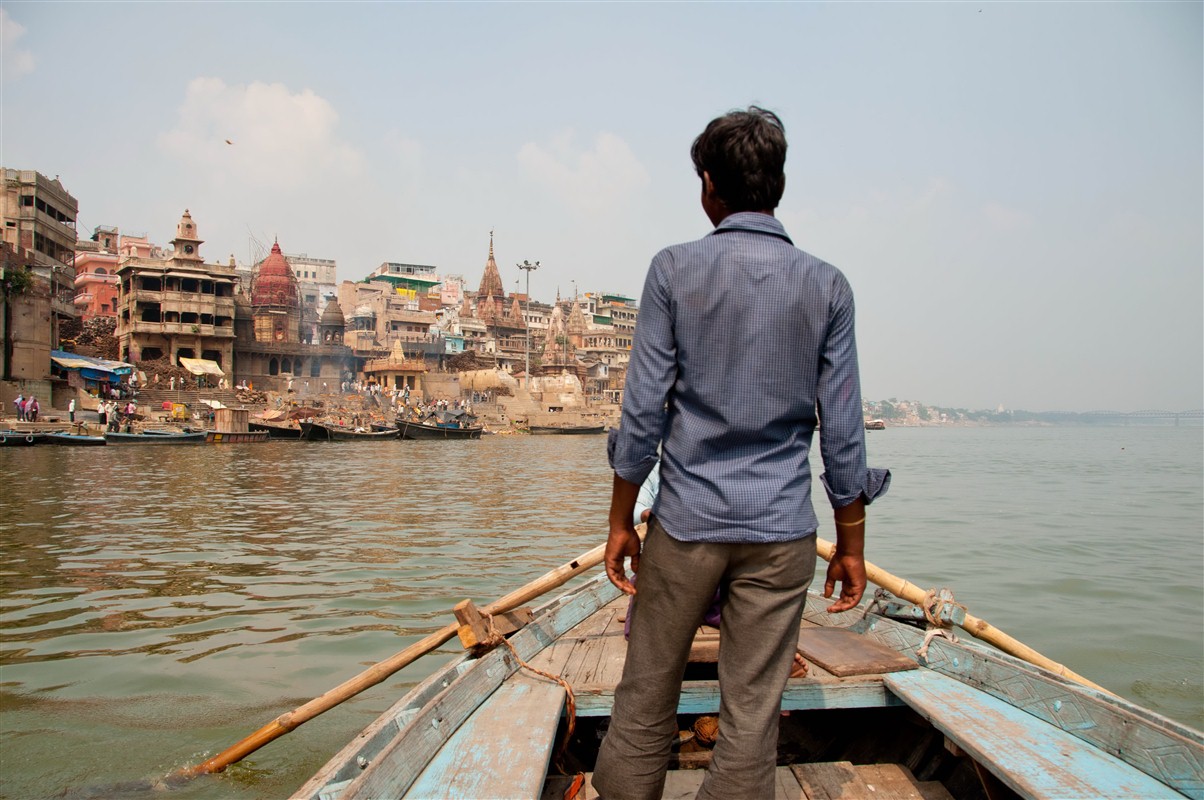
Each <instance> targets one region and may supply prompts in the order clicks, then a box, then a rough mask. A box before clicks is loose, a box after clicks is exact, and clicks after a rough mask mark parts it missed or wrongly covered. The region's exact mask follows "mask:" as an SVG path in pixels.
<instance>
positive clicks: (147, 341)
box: [117, 210, 236, 376]
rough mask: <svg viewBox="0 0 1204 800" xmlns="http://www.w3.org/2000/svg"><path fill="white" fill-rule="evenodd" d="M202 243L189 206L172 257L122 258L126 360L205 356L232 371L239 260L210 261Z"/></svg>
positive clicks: (120, 332) (120, 320)
mask: <svg viewBox="0 0 1204 800" xmlns="http://www.w3.org/2000/svg"><path fill="white" fill-rule="evenodd" d="M201 243H202V240H201V238H200V237H199V235H198V232H197V228H196V225H195V223H193V221H192V215H191V214H189V212H188V211H187V210H185V211H184V216H182V217H181V218H180V222H179V224H178V225H176V236H175V238H174V239H173V240H172V241H171V245H172V249H171V253H170V257H167V258H156V257H154V256H127V257H125V258H123V259H122V260H121V263H120V266H119V267H118V271H117V274H118V277H119V278H120V280H121V284H120V286H121V294H120V297H119V298H118V309H119V311H118V317H117V338H118V341H119V343H120V348H121V359H122V360H123V361H148V360H152V359H156V358H161V357H164V356H166V357H167V358H169V359H170V361H171V363H173V364H178V363H180V362H179V359H180V358H195V359H204V360H207V361H212V362H215V363H216V364H217V366H218V367H219V368H220V369H221V370H222V371H223V372H224V373H225V374H226V375H227V376H229V375H230V374H231V369H232V367H233V362H234V289H235V280H236V276H235V267H234V264H233V259H231V263H230V264H228V265H226V264H206V263H205V262H204V259H202V258H201V252H200V248H201Z"/></svg>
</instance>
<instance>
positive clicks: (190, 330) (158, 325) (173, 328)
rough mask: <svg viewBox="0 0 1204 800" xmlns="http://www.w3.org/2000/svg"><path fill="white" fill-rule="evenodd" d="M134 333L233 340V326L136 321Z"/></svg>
mask: <svg viewBox="0 0 1204 800" xmlns="http://www.w3.org/2000/svg"><path fill="white" fill-rule="evenodd" d="M133 332H134V333H159V334H163V335H164V336H204V337H208V338H217V339H233V338H234V326H233V325H198V324H196V323H192V322H146V321H145V320H136V321H135V322H134V323H133Z"/></svg>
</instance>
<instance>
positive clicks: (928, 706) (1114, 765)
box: [886, 671, 1178, 800]
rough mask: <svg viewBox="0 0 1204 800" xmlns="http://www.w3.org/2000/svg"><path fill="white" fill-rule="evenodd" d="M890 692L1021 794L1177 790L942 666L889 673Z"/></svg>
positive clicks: (1168, 793) (1148, 797)
mask: <svg viewBox="0 0 1204 800" xmlns="http://www.w3.org/2000/svg"><path fill="white" fill-rule="evenodd" d="M886 685H887V686H888V687H889V688H890V690H891V692H893V693H894V694H896V695H898V696H899V697H900V698H902V699H903V701H904V702H906V703H907V705H909V706H911V707H912V708H913V709H914V710H915V711H917V712H918V713H919V714H921V715H922V716H923V717H924V718H925V719H927V720H929V721H931V722H932V724H933V725H934V726H935V727H936V728H937V730H939V731H940V732H941V733H943V734H945V736H946V737H948V738H949V739H950V740H951V741H953V742H955V743H956V744H957V745H958V747H960V748H961V749H962V750H964V751H966V752H967V753H969V754H970V755H971V756H972V757H973V758H974V760H975V761H977V762H978V763H980V764H982V765H984V766H986V767H987V768H989V769H990V771H991V772H992V773H994V774H995V776H996V777H998V778H999V779H1000V780H1001V781H1003V782H1004V783H1005V784H1007V785H1008V787H1010V788H1011V789H1012V790H1013V791H1015V792H1017V793H1018V794H1020V795H1021V796H1022V797H1032V798H1045V797H1048V798H1065V797H1117V798H1121V797H1141V798H1145V800H1154V798H1162V797H1177V796H1178V795H1177V793H1175V792H1174V791H1173V790H1171V789H1170V788H1169V787H1168V786H1166V785H1164V784H1163V783H1161V782H1159V781H1156V780H1154V779H1153V778H1151V777H1150V776H1149V775H1146V774H1145V773H1144V772H1141V771H1140V770H1138V769H1136V768H1135V767H1131V766H1129V765H1128V764H1125V763H1124V762H1122V761H1119V760H1118V759H1115V758H1110V757H1109V756H1107V755H1106V754H1104V753H1103V752H1101V751H1100V750H1098V749H1097V748H1095V747H1092V746H1090V745H1088V744H1086V743H1085V742H1083V741H1082V740H1080V739H1078V738H1077V737H1075V736H1072V735H1071V734H1069V733H1067V732H1066V731H1063V730H1061V729H1059V728H1055V727H1054V726H1053V725H1049V724H1047V723H1044V722H1042V721H1041V720H1039V719H1037V718H1036V717H1034V716H1032V715H1031V714H1028V713H1026V712H1024V711H1021V710H1020V709H1018V708H1016V707H1015V706H1011V705H1008V704H1007V703H1005V702H1003V701H1002V700H999V699H997V698H994V697H991V696H990V695H988V694H986V693H984V692H980V691H978V690H976V689H974V688H972V687H969V686H966V685H965V684H963V683H961V682H960V681H957V680H955V679H953V678H950V677H948V676H945V675H941V674H940V673H936V672H927V671H913V672H897V673H894V674H892V675H888V676H886Z"/></svg>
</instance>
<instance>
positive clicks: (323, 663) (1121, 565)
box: [0, 427, 1204, 800]
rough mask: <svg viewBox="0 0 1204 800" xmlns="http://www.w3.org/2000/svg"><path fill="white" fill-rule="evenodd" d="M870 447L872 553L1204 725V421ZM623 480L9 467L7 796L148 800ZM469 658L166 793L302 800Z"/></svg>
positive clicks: (0, 773) (553, 442) (509, 458)
mask: <svg viewBox="0 0 1204 800" xmlns="http://www.w3.org/2000/svg"><path fill="white" fill-rule="evenodd" d="M867 440H868V444H869V449H870V461H871V464H873V465H874V466H888V467H890V468H891V469H892V471H893V472H894V481H893V485H892V487H891V491H890V493H889V494H887V495H886V496H885V497H883V498H882V499H881V500H880V501H879V502H878V503H876V504H875V505H874V506H873V507H872V508H871V509H870V522H869V528H868V535H869V545H868V557H869V558H870V559H871V560H872V561H874V562H875V563H877V564H878V565H880V566H882V567H883V568H885V569H888V570H890V571H892V572H894V573H895V574H897V575H901V576H904V577H907V578H909V579H910V580H911V581H912V582H913V583H916V584H917V585H920V586H924V587H928V586H932V587H942V586H948V587H950V588H951V589H953V591H954V592H955V594H956V596H957V599H958V600H959V601H960V602H962V603H964V604H966V605H967V606H968V607H969V609H970V611H971V612H972V613H974V614H976V615H978V616H980V617H983V618H985V619H987V620H989V621H990V622H992V623H993V624H995V625H996V626H997V627H1000V628H1002V629H1003V630H1005V631H1007V632H1008V633H1010V634H1012V635H1013V636H1016V637H1017V638H1019V639H1021V640H1022V641H1024V642H1026V643H1027V644H1029V645H1031V646H1032V647H1034V648H1036V649H1037V650H1038V651H1040V652H1042V653H1044V654H1045V655H1047V656H1049V657H1050V658H1053V659H1054V660H1056V661H1060V662H1062V663H1065V664H1067V665H1068V666H1070V667H1071V668H1072V669H1074V670H1076V671H1077V672H1079V673H1081V674H1083V675H1085V676H1086V677H1088V678H1090V679H1092V680H1094V681H1096V682H1097V683H1100V684H1102V685H1103V686H1106V687H1108V688H1109V689H1111V690H1113V691H1115V692H1117V693H1118V694H1121V695H1123V696H1125V697H1127V698H1129V699H1131V700H1134V701H1136V702H1138V703H1140V704H1142V705H1144V706H1147V707H1149V708H1152V709H1154V710H1155V711H1158V712H1160V713H1163V714H1166V715H1168V716H1170V717H1173V718H1176V719H1179V720H1181V721H1183V722H1186V723H1188V724H1190V725H1192V726H1194V727H1196V728H1201V727H1204V708H1202V706H1204V699H1202V698H1204V674H1202V673H1204V622H1202V619H1204V616H1202V611H1204V533H1202V532H1204V429H1201V428H1199V427H1184V428H1175V427H1115V428H1103V427H1091V428H1071V427H1056V428H1020V427H1015V428H1002V427H1001V428H926V429H903V428H891V429H888V430H886V431H880V432H871V433H867ZM815 464H816V466H817V467H819V462H818V455H816V457H815ZM816 471H817V472H818V469H817V470H816ZM609 475H610V474H609V471H608V469H607V466H606V453H605V438H604V437H600V436H599V437H506V436H494V437H486V438H484V439H481V440H480V441H469V442H373V443H364V444H354V443H266V444H260V445H222V446H207V447H200V446H198V447H151V448H138V447H107V448H64V447H35V448H6V449H4V450H0V476H2V478H3V481H2V483H0V612H2V620H0V621H2V625H0V647H2V650H0V797H4V798H14V800H15V799H16V798H22V799H24V798H38V797H52V796H63V795H66V796H68V797H86V796H116V795H118V794H122V793H121V792H119V791H118V790H117V789H116V788H114V787H117V786H119V785H120V784H122V783H124V782H132V783H133V784H134V786H133V787H132V788H130V789H129V790H128V791H126V792H124V794H125V796H129V797H143V796H148V795H147V793H146V792H145V791H143V790H139V789H138V788H137V782H139V781H145V780H153V779H155V778H157V777H159V776H161V775H163V774H165V773H167V772H169V771H171V770H173V769H174V768H177V767H181V766H185V765H188V764H191V763H195V762H197V761H199V760H202V759H203V758H205V757H206V756H208V755H212V754H214V753H216V752H219V751H220V750H222V749H224V748H225V747H227V746H229V745H230V744H232V743H233V742H235V741H237V740H239V739H241V738H242V737H243V736H245V735H247V734H248V733H250V732H251V731H253V730H255V729H256V728H258V727H260V726H261V725H263V724H266V723H267V722H269V721H270V720H272V719H273V718H275V717H276V716H278V715H279V714H281V713H283V712H285V711H288V710H290V709H292V708H294V707H296V706H298V705H300V704H301V703H303V702H305V701H306V700H308V699H310V698H312V697H315V696H317V695H319V694H322V693H323V692H325V691H327V690H328V689H330V688H332V687H333V686H335V685H337V684H339V683H341V682H342V681H344V680H346V679H347V678H349V677H351V676H353V675H355V674H356V673H358V672H359V671H360V670H362V669H363V668H364V667H366V666H368V665H370V664H372V663H374V662H376V661H378V660H380V659H383V658H385V657H387V656H389V655H391V654H393V653H395V652H397V651H399V650H401V649H403V648H404V647H405V646H406V645H408V644H410V643H412V642H413V641H415V640H417V639H418V638H420V637H421V636H423V635H425V634H427V633H429V632H431V631H432V630H434V629H436V628H438V627H441V626H443V625H444V624H446V623H447V622H448V621H451V619H452V617H451V615H450V608H451V607H452V606H453V605H454V604H455V603H456V602H458V601H459V600H461V599H463V598H465V597H471V598H474V599H476V600H478V601H488V600H490V599H493V598H494V597H497V596H499V595H501V594H504V593H505V592H507V591H509V590H511V589H513V588H515V587H517V586H519V585H521V584H522V583H525V582H527V581H529V580H531V579H533V578H535V577H536V576H538V575H540V574H542V573H543V572H546V571H547V570H549V569H551V568H552V567H554V566H557V565H559V564H561V563H563V562H565V561H567V560H569V559H571V558H572V557H574V556H576V555H579V554H581V553H583V552H585V551H586V550H588V549H590V548H591V547H592V546H594V545H595V544H597V543H599V542H601V541H602V540H603V538H604V536H605V517H606V505H607V502H608V499H609V487H610V477H609ZM823 518H830V517H827V515H826V514H822V513H821V519H823ZM826 527H827V530H825V529H821V535H823V536H825V537H827V538H831V537H832V535H833V534H832V531H831V529H830V523H829V524H828V525H827V526H826ZM454 644H455V640H453V642H452V643H449V645H448V646H447V647H446V648H445V649H444V650H443V651H441V654H435V655H432V656H427V657H426V658H425V659H422V660H420V661H419V662H418V663H416V664H414V665H412V666H411V667H408V668H407V669H405V670H403V671H402V672H399V673H398V674H396V675H394V676H393V677H392V678H391V679H390V680H388V681H386V682H385V683H383V684H381V685H379V686H377V687H374V688H373V689H371V690H369V691H367V692H365V693H364V694H362V695H360V696H359V697H357V698H355V699H354V700H351V701H349V702H347V703H345V704H343V705H342V706H340V707H338V708H337V709H335V710H333V711H330V712H328V713H327V714H325V715H323V716H321V717H318V718H317V719H315V720H313V721H311V722H309V723H306V724H305V725H303V726H302V727H301V728H299V729H297V730H296V731H294V732H292V733H291V734H289V735H287V736H285V737H284V738H282V739H280V740H278V741H276V742H274V743H272V744H270V745H268V746H267V747H266V748H264V749H262V750H260V751H259V752H257V753H255V754H253V755H252V756H251V757H250V758H248V759H247V760H246V761H244V762H242V763H241V764H239V765H237V766H235V767H232V768H231V769H229V770H228V771H227V772H226V773H224V774H222V775H218V776H206V777H204V778H202V779H198V780H196V781H193V782H191V783H190V784H188V785H187V786H185V787H183V788H179V789H173V790H171V795H173V796H178V797H181V798H206V799H208V798H236V799H238V800H242V799H243V798H246V799H248V800H249V799H250V798H276V797H283V796H287V795H288V794H289V793H290V792H291V791H292V790H294V789H295V788H297V787H298V786H299V785H300V784H301V783H302V782H304V780H305V779H306V778H307V777H308V776H309V775H310V774H312V773H313V772H314V771H315V770H316V769H317V768H318V767H319V766H321V765H322V764H323V763H324V762H325V761H326V760H327V759H328V758H329V757H330V756H331V755H332V754H333V753H334V752H335V751H336V750H338V749H339V748H340V747H341V746H342V744H343V743H345V742H346V741H347V740H348V739H349V738H350V737H351V736H352V735H354V734H355V733H356V732H357V731H358V730H360V729H361V728H362V727H363V726H364V725H366V724H367V723H368V722H370V721H371V720H372V719H373V718H374V717H375V716H376V715H377V714H378V713H380V712H381V711H383V710H384V709H385V708H387V707H388V706H389V705H391V704H392V702H393V701H394V700H395V699H396V698H397V697H398V696H399V695H400V694H401V693H402V692H404V691H405V689H406V688H408V687H409V686H412V685H413V684H414V683H416V682H417V681H419V680H421V679H422V678H423V677H425V676H426V675H427V674H429V673H430V672H431V671H433V670H434V669H435V668H436V667H437V666H438V665H439V664H440V663H441V662H444V661H446V659H447V658H449V657H451V655H453V654H454V653H455V648H454V647H453V646H452V645H454Z"/></svg>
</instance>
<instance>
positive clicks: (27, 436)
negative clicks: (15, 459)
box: [0, 431, 42, 447]
mask: <svg viewBox="0 0 1204 800" xmlns="http://www.w3.org/2000/svg"><path fill="white" fill-rule="evenodd" d="M41 441H42V434H40V433H32V432H30V431H0V447H29V446H32V445H35V444H39V443H40V442H41Z"/></svg>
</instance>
